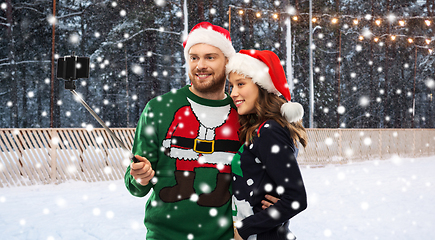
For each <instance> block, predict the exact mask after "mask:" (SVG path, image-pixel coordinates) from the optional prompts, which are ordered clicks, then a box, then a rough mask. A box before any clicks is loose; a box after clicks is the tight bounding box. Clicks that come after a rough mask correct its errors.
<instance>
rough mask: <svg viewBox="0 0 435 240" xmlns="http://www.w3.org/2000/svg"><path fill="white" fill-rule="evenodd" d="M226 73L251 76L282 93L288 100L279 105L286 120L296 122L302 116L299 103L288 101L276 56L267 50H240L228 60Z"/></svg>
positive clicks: (260, 84)
mask: <svg viewBox="0 0 435 240" xmlns="http://www.w3.org/2000/svg"><path fill="white" fill-rule="evenodd" d="M225 69H226V74H227V75H228V74H229V73H231V72H235V73H237V74H241V75H244V76H245V77H250V78H252V81H253V82H254V83H256V84H257V85H259V86H260V87H262V88H264V89H266V90H267V91H268V92H270V93H274V94H277V95H280V94H282V95H283V96H284V98H285V99H286V100H287V101H288V102H287V103H284V104H283V105H282V106H281V114H282V115H283V116H284V117H285V118H286V120H287V121H288V122H297V121H299V120H301V119H302V117H303V116H304V108H303V107H302V105H301V104H299V103H295V102H290V100H291V96H290V89H289V87H288V83H287V79H286V77H285V72H284V69H283V67H282V65H281V61H280V60H279V58H278V56H277V55H276V54H275V53H273V52H271V51H268V50H263V51H260V50H240V52H239V53H236V54H235V55H234V56H233V57H231V58H230V59H229V61H228V64H227V65H226V67H225Z"/></svg>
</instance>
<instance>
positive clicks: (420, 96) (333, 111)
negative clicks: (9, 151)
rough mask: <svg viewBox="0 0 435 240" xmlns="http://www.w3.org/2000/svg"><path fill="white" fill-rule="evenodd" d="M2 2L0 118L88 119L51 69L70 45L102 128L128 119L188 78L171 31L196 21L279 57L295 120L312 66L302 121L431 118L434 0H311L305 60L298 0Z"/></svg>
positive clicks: (430, 124)
mask: <svg viewBox="0 0 435 240" xmlns="http://www.w3.org/2000/svg"><path fill="white" fill-rule="evenodd" d="M3 1H4V2H0V4H1V5H0V6H1V13H0V25H1V31H0V102H1V105H0V109H1V110H0V128H48V127H56V128H58V127H68V128H69V127H78V128H80V127H86V126H87V125H88V124H91V125H94V126H96V127H99V124H98V122H97V121H96V120H94V119H93V117H92V116H91V114H89V112H88V111H87V110H86V109H85V108H84V107H83V106H82V105H81V104H80V103H79V102H77V101H74V97H73V95H71V93H70V92H69V91H68V90H65V87H64V80H62V79H58V78H57V76H56V67H57V66H56V65H57V59H58V58H59V57H63V56H67V55H71V54H72V53H73V52H74V53H75V55H77V56H85V57H89V58H90V68H91V69H90V77H89V78H87V79H84V78H83V79H78V80H77V81H76V86H77V88H76V91H77V92H78V93H79V94H81V95H82V97H83V99H84V100H85V101H86V102H87V103H88V104H89V105H90V106H91V107H92V108H93V109H94V111H95V112H96V113H97V114H98V115H99V116H100V117H101V118H102V119H103V120H104V121H105V122H106V124H107V125H108V126H109V127H115V128H117V127H135V126H136V123H137V120H138V119H139V116H140V114H141V112H142V110H143V108H144V107H145V105H146V103H147V102H148V101H149V100H150V99H152V98H154V97H156V96H158V95H161V94H164V93H165V92H168V91H171V90H172V89H179V88H181V87H182V86H184V85H186V84H189V80H188V78H187V77H186V76H187V74H186V68H185V60H184V57H183V46H182V42H183V40H184V38H185V35H186V33H187V32H188V31H190V29H191V28H192V27H193V26H194V25H195V24H197V23H199V22H202V21H209V22H211V23H213V24H216V25H220V26H222V27H224V28H226V29H229V30H230V33H231V38H232V41H233V45H234V47H235V49H236V51H239V50H240V49H260V50H271V51H273V52H275V53H276V54H277V55H278V56H279V57H280V59H281V60H282V64H283V67H284V69H285V70H286V73H287V76H288V80H289V81H290V83H291V84H290V86H292V101H296V102H299V103H301V104H302V105H303V106H304V108H305V117H304V125H305V126H309V123H308V119H309V109H310V103H309V102H310V99H309V98H310V72H313V78H312V79H313V89H314V90H313V94H314V108H313V127H316V128H434V127H435V120H434V116H435V114H434V111H435V107H434V103H433V94H434V89H435V81H434V74H435V68H434V60H435V53H434V52H433V50H434V49H435V43H434V41H435V37H434V31H435V22H434V21H435V19H434V13H435V1H434V0H352V1H351V0H312V16H313V18H312V19H311V21H312V29H313V30H312V34H313V44H312V45H311V49H312V51H313V52H312V61H313V67H312V68H310V54H309V48H310V44H309V42H310V41H309V36H310V28H309V25H310V24H309V22H310V17H309V5H310V4H309V0H281V1H263V0H259V1H250V0H243V1H241V0H240V1H233V0H217V1H211V0H206V1H192V0H186V1H181V0H180V1H166V0H151V1H150V0H93V1H83V0H57V1H56V0H3ZM290 49H291V51H289V50H290ZM287 65H288V66H287ZM310 69H312V70H310ZM289 71H290V72H289Z"/></svg>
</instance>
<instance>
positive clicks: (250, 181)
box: [246, 178, 254, 186]
mask: <svg viewBox="0 0 435 240" xmlns="http://www.w3.org/2000/svg"><path fill="white" fill-rule="evenodd" d="M246 184H248V186H251V185H252V184H254V180H252V179H251V178H250V179H248V180H247V181H246Z"/></svg>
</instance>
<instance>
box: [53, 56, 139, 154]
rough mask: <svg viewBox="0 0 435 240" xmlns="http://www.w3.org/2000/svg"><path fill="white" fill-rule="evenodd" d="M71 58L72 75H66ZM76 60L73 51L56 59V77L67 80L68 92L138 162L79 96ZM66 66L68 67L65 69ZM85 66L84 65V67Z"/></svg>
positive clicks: (69, 68) (69, 67) (87, 70)
mask: <svg viewBox="0 0 435 240" xmlns="http://www.w3.org/2000/svg"><path fill="white" fill-rule="evenodd" d="M67 58H68V59H72V61H73V65H74V67H72V69H73V72H74V73H72V74H71V75H72V76H67V75H70V73H68V71H69V72H71V71H70V70H71V66H68V61H67V60H66V59H67ZM81 59H84V62H85V65H86V63H87V64H88V65H89V58H81ZM77 60H78V57H76V56H74V52H73V54H72V56H69V57H65V60H62V59H61V58H59V60H58V71H57V73H58V78H63V79H65V80H67V81H66V82H65V89H69V90H70V92H71V93H72V94H73V95H74V96H76V97H77V99H78V100H79V101H80V103H81V104H82V105H83V106H84V107H85V108H86V109H87V110H88V111H89V112H90V113H91V115H92V116H93V117H94V118H95V120H97V121H98V123H100V125H101V126H103V128H104V129H105V130H106V131H107V133H109V135H110V136H112V138H113V139H114V140H115V142H116V143H118V144H119V146H121V148H122V149H123V150H124V151H126V152H129V153H130V159H131V160H133V162H139V160H137V158H136V157H135V156H134V155H133V153H131V151H130V150H129V149H128V148H127V147H126V146H125V145H124V143H123V142H122V141H121V140H120V139H119V138H118V137H117V136H116V135H115V133H114V132H113V131H112V130H110V128H109V127H108V126H107V125H106V124H105V123H104V122H103V120H101V118H100V117H99V116H98V115H97V113H95V111H94V110H92V108H91V107H89V105H88V104H87V103H86V102H85V100H83V98H81V97H80V95H79V94H78V93H77V92H76V91H75V84H74V82H73V80H76V79H77V78H80V76H77V75H80V73H79V74H77V70H76V67H77ZM67 68H68V69H67ZM85 68H86V67H85ZM83 74H84V76H83V77H84V78H87V77H89V68H87V69H85V72H84V73H83Z"/></svg>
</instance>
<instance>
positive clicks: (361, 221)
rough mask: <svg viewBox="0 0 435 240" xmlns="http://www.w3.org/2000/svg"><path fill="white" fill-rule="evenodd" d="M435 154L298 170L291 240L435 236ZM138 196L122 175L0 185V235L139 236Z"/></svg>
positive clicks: (52, 237)
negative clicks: (301, 198) (302, 204)
mask: <svg viewBox="0 0 435 240" xmlns="http://www.w3.org/2000/svg"><path fill="white" fill-rule="evenodd" d="M434 172H435V156H433V157H427V158H417V159H401V158H399V157H396V158H392V159H389V160H373V161H367V162H363V163H354V164H348V165H339V166H332V165H329V166H326V167H322V168H303V169H302V174H303V177H304V181H305V185H306V188H307V192H308V198H309V205H308V209H307V210H305V211H304V212H302V213H301V214H299V215H298V216H296V217H295V218H294V219H293V220H292V225H291V229H292V231H293V232H294V234H295V235H296V236H297V237H298V240H319V239H334V240H337V239H339V240H340V239H342V240H351V239H355V240H362V239H363V240H366V239H381V240H385V239H387V240H389V239H394V240H400V239H419V240H426V239H427V240H431V239H435V231H434V228H435V207H434V200H435V191H434V185H435V174H434ZM144 203H145V199H144V198H135V197H133V196H131V195H130V194H129V193H128V192H127V190H126V189H125V187H124V185H123V181H122V180H118V181H111V182H95V183H85V182H68V183H63V184H60V185H39V186H30V187H15V188H0V230H1V233H0V238H1V239H8V240H12V239H31V240H33V239H42V240H55V239H74V240H76V239H91V240H92V239H105V240H106V239H117V240H119V239H129V240H131V239H145V233H146V230H145V228H144V226H143V223H142V220H143V216H144Z"/></svg>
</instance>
